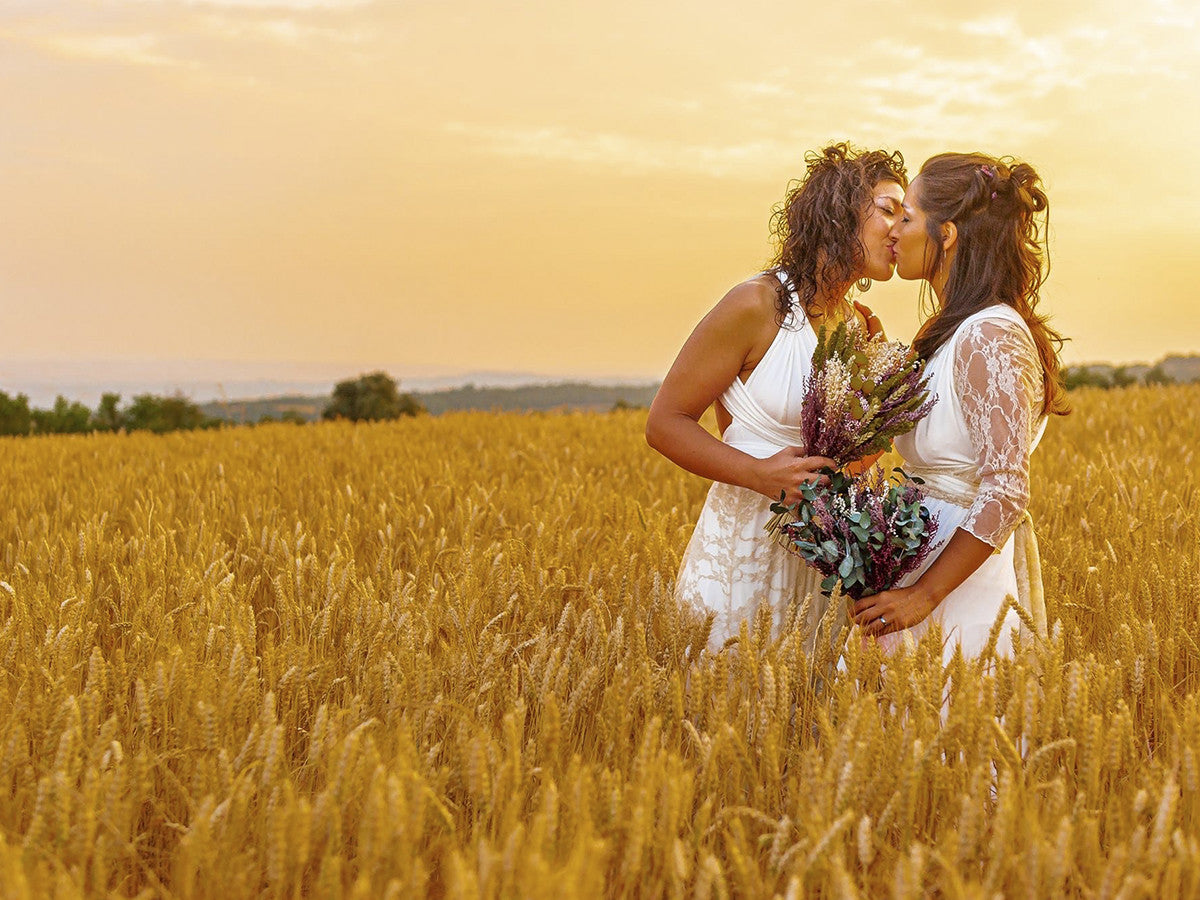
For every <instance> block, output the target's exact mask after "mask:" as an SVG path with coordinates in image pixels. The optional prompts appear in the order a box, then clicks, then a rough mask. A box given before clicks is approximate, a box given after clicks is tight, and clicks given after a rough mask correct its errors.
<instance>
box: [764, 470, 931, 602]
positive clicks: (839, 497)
mask: <svg viewBox="0 0 1200 900" xmlns="http://www.w3.org/2000/svg"><path fill="white" fill-rule="evenodd" d="M895 471H896V472H897V473H899V475H900V478H899V479H890V478H888V477H886V476H885V475H884V473H883V469H882V468H880V467H879V466H875V467H873V468H872V469H871V470H870V471H868V472H867V473H865V474H864V475H861V476H859V477H858V478H851V477H849V476H848V475H845V474H843V473H841V472H834V473H833V474H832V475H830V476H829V483H828V484H815V483H806V484H804V485H802V486H801V488H800V496H801V499H800V502H799V503H796V504H795V505H793V506H787V505H785V504H783V503H775V504H772V506H771V511H772V512H774V513H775V518H773V519H772V520H771V521H770V523H768V525H767V529H768V531H770V532H771V534H772V535H773V536H774V537H775V539H776V540H777V541H779V542H780V543H781V544H782V545H783V546H784V547H786V548H787V549H788V550H790V551H791V552H793V553H795V554H797V555H798V556H800V557H801V558H802V559H804V560H805V562H807V563H808V564H809V565H811V566H813V567H814V568H815V569H816V570H817V571H818V572H820V573H821V574H822V575H824V576H825V578H824V580H823V581H822V582H821V590H822V591H824V592H825V593H827V594H831V593H832V592H833V589H834V587H835V586H837V584H838V582H841V585H842V593H844V594H846V595H847V596H849V597H852V598H853V599H855V600H859V599H862V598H863V597H867V596H870V595H871V594H877V593H879V592H880V591H886V590H888V589H889V588H892V587H895V586H896V584H897V583H898V582H899V581H900V579H901V578H903V577H904V576H905V575H907V574H909V573H910V572H912V571H913V570H915V569H916V568H917V566H919V565H920V564H921V563H922V562H923V561H924V560H925V558H926V557H927V556H928V555H929V551H930V547H931V541H932V539H933V537H934V535H935V534H937V517H936V516H933V515H931V514H930V512H929V510H928V509H926V508H925V506H924V505H923V504H922V503H921V500H922V496H921V491H920V489H919V488H918V487H917V483H918V482H917V479H912V480H909V479H907V478H905V477H904V472H903V470H901V469H896V470H895Z"/></svg>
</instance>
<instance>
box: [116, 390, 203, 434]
mask: <svg viewBox="0 0 1200 900" xmlns="http://www.w3.org/2000/svg"><path fill="white" fill-rule="evenodd" d="M122 419H123V424H124V426H125V428H127V429H128V430H129V431H153V432H154V433H155V434H164V433H165V432H168V431H180V430H183V429H193V428H211V427H213V426H215V425H218V424H220V423H219V422H218V421H217V420H216V419H210V418H209V417H208V416H206V415H204V413H203V412H202V411H201V409H200V407H199V406H197V405H196V404H195V403H192V402H191V401H190V400H188V399H187V398H186V397H184V396H183V395H182V394H175V395H174V396H171V397H156V396H154V395H153V394H138V395H137V396H136V397H134V398H133V403H132V404H130V406H129V408H128V409H127V410H125V413H124V415H123V416H122Z"/></svg>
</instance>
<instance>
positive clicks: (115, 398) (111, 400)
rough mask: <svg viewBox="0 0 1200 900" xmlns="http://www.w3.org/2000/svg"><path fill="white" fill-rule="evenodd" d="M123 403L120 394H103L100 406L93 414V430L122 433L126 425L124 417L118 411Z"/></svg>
mask: <svg viewBox="0 0 1200 900" xmlns="http://www.w3.org/2000/svg"><path fill="white" fill-rule="evenodd" d="M120 402H121V395H120V394H102V395H101V396H100V405H99V406H97V407H96V411H95V412H94V413H93V414H92V428H93V429H94V430H95V431H120V430H121V428H122V426H123V425H124V416H122V415H121V411H120V410H119V409H117V404H119V403H120Z"/></svg>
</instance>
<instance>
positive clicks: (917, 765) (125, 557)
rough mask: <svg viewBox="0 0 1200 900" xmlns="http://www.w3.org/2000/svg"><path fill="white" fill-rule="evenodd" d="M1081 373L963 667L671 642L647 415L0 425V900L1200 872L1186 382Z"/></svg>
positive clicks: (948, 885)
mask: <svg viewBox="0 0 1200 900" xmlns="http://www.w3.org/2000/svg"><path fill="white" fill-rule="evenodd" d="M1073 400H1074V404H1075V412H1074V414H1073V415H1072V416H1070V417H1069V418H1067V419H1063V420H1055V421H1054V422H1052V423H1051V424H1050V428H1049V430H1048V433H1047V436H1046V438H1045V440H1044V441H1043V443H1042V446H1041V447H1040V448H1039V450H1038V452H1037V454H1036V456H1035V459H1034V499H1033V507H1032V508H1033V512H1034V514H1035V518H1036V520H1037V523H1038V532H1039V535H1040V537H1041V543H1042V555H1043V562H1044V572H1045V582H1046V594H1047V604H1048V607H1049V615H1050V620H1051V621H1052V622H1054V621H1056V620H1057V623H1058V624H1056V625H1055V626H1054V627H1053V629H1052V636H1051V638H1050V640H1049V641H1048V642H1046V644H1045V645H1043V646H1041V647H1038V648H1036V649H1035V650H1034V651H1033V652H1031V654H1030V655H1029V656H1027V657H1023V658H1021V659H1020V660H1018V661H1008V660H1001V661H999V662H996V663H995V664H993V665H991V666H983V665H981V664H978V663H964V662H962V661H961V660H956V661H955V662H954V663H953V664H952V665H950V666H949V667H948V669H945V670H943V668H942V666H941V662H940V656H941V655H940V651H939V650H938V648H937V646H936V645H935V644H933V643H931V642H930V641H926V642H925V643H923V644H922V645H921V646H920V647H918V648H917V649H916V650H915V651H914V652H911V653H907V654H902V655H900V656H898V657H896V658H894V659H891V660H889V661H888V662H887V664H886V667H885V666H883V661H882V660H881V658H880V657H879V655H878V652H877V651H876V650H875V649H874V648H873V647H867V648H863V647H861V645H860V644H858V643H857V642H854V641H851V642H850V643H849V644H848V645H847V646H848V649H847V652H846V662H845V665H844V667H843V668H842V669H840V670H836V671H832V672H831V670H830V668H829V659H828V655H826V656H825V657H824V658H821V659H816V660H813V659H809V658H807V657H806V656H805V655H804V653H803V651H802V649H801V646H802V645H801V641H800V640H799V639H798V637H797V636H794V635H789V636H785V637H783V638H782V639H779V640H775V641H772V640H770V639H769V638H770V636H769V635H768V634H766V633H765V632H764V631H763V630H762V628H761V627H760V626H761V625H762V623H761V622H759V623H750V627H748V628H747V630H746V631H744V632H743V636H742V643H741V646H740V648H739V650H738V651H737V652H736V653H728V654H722V655H721V656H720V657H718V658H717V659H716V660H715V661H711V660H709V659H708V658H707V657H704V658H701V659H700V660H699V661H697V660H694V659H691V658H690V656H689V654H688V650H687V648H688V646H689V645H693V644H698V643H701V644H702V643H703V638H704V627H705V626H704V622H703V621H702V620H699V619H698V618H697V617H696V616H695V615H693V614H691V613H688V612H685V611H681V610H680V609H678V608H677V607H676V605H675V603H674V601H673V599H672V595H671V588H672V583H673V580H674V576H675V571H676V568H677V566H678V563H679V558H680V554H681V552H682V550H683V547H684V544H685V542H686V540H687V537H688V535H689V533H690V530H691V526H692V523H693V522H694V520H695V517H696V514H697V512H698V510H699V507H700V504H701V503H702V501H703V497H704V492H705V490H706V483H705V482H703V481H702V480H700V479H698V478H694V477H692V476H690V475H687V474H686V473H683V472H681V471H680V470H678V469H676V468H675V467H674V466H672V465H671V464H670V463H668V462H667V461H666V460H664V459H662V458H660V457H658V456H656V455H655V454H654V453H653V452H652V451H650V450H649V449H648V448H647V447H646V446H645V444H644V441H643V439H642V428H643V426H644V421H645V419H644V415H645V414H644V413H639V412H636V411H633V412H614V413H612V414H608V415H603V414H586V415H585V414H553V415H500V414H492V415H489V414H454V415H446V416H442V417H438V418H432V417H422V418H418V419H413V420H406V421H401V422H397V423H389V424H376V425H359V426H355V425H351V424H344V423H331V424H322V425H319V426H309V427H296V426H288V425H277V426H263V427H257V428H230V429H226V430H222V431H218V432H193V433H188V434H175V435H168V436H165V437H153V436H149V435H144V434H134V435H128V436H126V435H108V436H102V435H96V436H88V437H56V438H39V439H5V440H3V441H0V448H2V452H3V454H4V459H5V465H4V466H3V467H2V468H0V497H2V498H3V503H2V505H0V638H2V639H0V654H2V655H3V669H2V673H0V674H2V676H3V677H2V679H0V799H2V802H0V896H3V897H4V898H10V897H13V898H16V897H30V898H41V897H61V898H67V897H179V898H193V897H195V898H202V897H219V898H223V900H233V898H242V897H262V898H276V897H278V898H295V897H341V896H349V897H362V898H375V897H387V898H398V897H425V896H431V897H470V898H502V897H534V898H537V897H547V898H549V897H566V896H570V897H604V896H608V897H647V898H649V897H698V898H724V897H776V896H780V897H789V898H790V897H878V896H887V897H896V898H903V897H923V896H930V895H934V896H943V897H963V898H992V897H1054V896H1079V897H1096V898H1116V897H1122V898H1132V897H1194V896H1197V894H1198V893H1200V699H1198V698H1200V643H1198V642H1200V629H1198V628H1197V622H1198V621H1200V514H1198V509H1200V480H1198V478H1197V459H1196V457H1195V444H1196V439H1197V437H1200V387H1167V388H1153V389H1127V390H1124V391H1115V392H1110V393H1104V392H1087V391H1084V392H1079V393H1076V394H1074V395H1073ZM943 700H945V706H943Z"/></svg>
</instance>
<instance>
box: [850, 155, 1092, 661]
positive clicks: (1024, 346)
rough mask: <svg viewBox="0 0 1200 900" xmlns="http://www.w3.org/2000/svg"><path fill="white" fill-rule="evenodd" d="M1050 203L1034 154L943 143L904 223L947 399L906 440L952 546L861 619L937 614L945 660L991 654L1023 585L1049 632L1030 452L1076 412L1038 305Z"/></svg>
mask: <svg viewBox="0 0 1200 900" xmlns="http://www.w3.org/2000/svg"><path fill="white" fill-rule="evenodd" d="M1048 216H1049V201H1048V200H1047V198H1046V193H1045V191H1044V189H1043V187H1042V184H1041V180H1040V179H1039V177H1038V174H1037V173H1036V172H1035V171H1034V169H1033V167H1032V166H1030V165H1028V164H1026V163H1023V162H1017V161H1015V160H1012V159H1011V158H1003V159H997V158H994V157H991V156H986V155H984V154H981V153H943V154H941V155H939V156H935V157H933V158H932V159H930V160H928V161H927V162H926V163H925V164H924V165H923V166H922V167H921V171H920V173H919V174H918V175H917V177H916V178H914V179H913V182H912V184H911V185H910V186H909V188H908V191H907V192H906V193H905V196H904V208H903V213H902V215H901V217H900V220H899V221H898V222H897V223H896V225H895V227H894V228H893V229H892V240H893V241H894V248H893V250H894V254H895V258H896V271H897V272H898V273H899V275H900V277H901V278H906V279H922V280H923V281H924V282H925V284H923V285H922V297H923V298H924V297H926V296H927V295H926V290H927V289H932V292H933V295H934V297H935V299H936V306H935V310H934V312H933V315H932V316H931V317H930V318H929V319H927V320H926V321H925V323H924V324H923V325H922V326H921V328H920V330H919V331H918V333H917V337H916V339H915V341H914V350H915V351H916V353H917V355H918V356H920V357H922V358H923V359H925V360H926V361H927V369H926V371H927V373H928V375H929V377H930V389H931V393H932V394H934V395H935V396H936V397H937V403H936V404H935V405H934V407H933V410H932V411H931V412H930V413H929V415H928V416H927V417H926V418H924V419H923V420H921V422H919V423H918V424H917V427H916V429H915V430H913V431H912V432H910V433H909V434H907V435H904V436H903V437H900V438H897V439H896V442H895V447H896V450H897V451H898V452H899V453H900V455H901V456H903V457H904V466H905V470H906V471H907V472H908V474H909V475H910V476H918V477H920V478H922V479H923V480H924V482H925V484H924V491H925V494H926V497H927V500H926V503H927V505H928V506H929V507H930V510H931V511H932V512H934V513H936V514H937V517H938V534H937V538H936V540H937V541H938V542H939V543H940V548H935V553H934V554H933V555H931V559H930V561H929V562H927V563H926V564H925V566H924V567H923V570H922V571H920V572H919V573H918V574H916V575H915V576H909V578H908V579H907V581H908V584H907V585H906V586H903V587H898V588H895V589H893V590H890V591H884V592H883V593H880V594H876V595H875V596H873V597H868V598H864V599H863V600H860V601H859V602H858V603H857V604H856V605H855V608H854V620H855V622H856V623H857V624H858V625H860V626H862V628H863V631H864V633H865V634H866V635H871V636H875V637H877V638H878V639H879V641H880V643H881V644H882V645H883V646H884V648H885V649H888V650H892V649H894V648H895V647H897V646H898V645H899V644H900V643H902V642H903V641H904V640H906V638H912V639H917V638H919V637H920V636H921V635H922V634H924V633H925V631H926V630H928V628H929V626H930V624H931V623H932V622H938V623H940V625H941V627H942V633H943V636H944V638H945V641H946V643H945V647H944V656H945V658H946V659H947V660H948V659H949V658H950V656H951V655H953V653H954V649H955V647H956V646H957V647H961V649H962V652H963V654H964V655H965V656H968V657H973V656H978V655H979V654H980V653H981V652H982V651H983V650H984V649H985V648H986V646H987V643H988V638H989V632H990V630H991V628H992V625H993V623H994V622H995V620H996V619H997V618H998V616H999V614H1000V610H1001V608H1002V607H1003V606H1004V603H1005V600H1006V598H1007V597H1008V596H1010V595H1012V596H1014V597H1016V598H1017V599H1018V602H1019V603H1020V605H1021V606H1022V607H1024V609H1025V611H1026V612H1027V613H1028V615H1027V616H1026V617H1025V618H1026V619H1027V620H1028V622H1029V623H1031V624H1032V626H1033V627H1032V630H1033V631H1034V632H1036V633H1043V634H1044V632H1045V628H1046V609H1045V602H1044V599H1043V597H1042V583H1041V569H1040V560H1039V557H1038V552H1037V543H1036V541H1035V539H1034V536H1033V527H1032V520H1031V519H1030V517H1029V514H1028V512H1027V511H1026V507H1027V506H1028V503H1029V496H1030V483H1029V458H1030V454H1031V453H1032V452H1033V450H1034V448H1035V447H1036V446H1037V443H1038V441H1039V440H1040V438H1041V436H1042V434H1043V432H1044V430H1045V426H1046V420H1047V418H1048V417H1049V416H1050V415H1065V414H1066V413H1067V412H1068V411H1069V410H1068V408H1067V404H1066V398H1065V394H1064V389H1063V387H1062V385H1061V383H1060V378H1059V369H1060V363H1059V358H1058V350H1059V348H1060V347H1061V346H1062V341H1063V339H1062V337H1061V336H1060V335H1059V334H1058V333H1057V332H1056V331H1055V330H1054V329H1053V328H1051V327H1050V326H1049V324H1047V320H1046V317H1045V316H1044V315H1042V314H1041V313H1039V312H1038V299H1039V292H1040V290H1041V287H1042V284H1043V282H1044V281H1045V278H1046V274H1047V271H1048V268H1049V264H1048V260H1047V255H1046V247H1045V239H1046V231H1045V224H1044V223H1045V222H1046V221H1047V220H1048ZM1039 219H1040V220H1042V223H1043V224H1042V225H1039ZM1021 619H1022V617H1021V616H1020V615H1019V614H1018V613H1017V612H1016V611H1015V610H1012V609H1010V610H1009V611H1008V613H1007V614H1006V616H1005V618H1004V623H1003V626H1002V628H1003V630H1002V631H1001V634H1000V638H999V642H998V644H997V646H996V651H997V652H998V653H1000V654H1003V655H1008V654H1010V653H1011V651H1012V643H1011V630H1012V629H1013V628H1016V627H1019V626H1020V624H1021Z"/></svg>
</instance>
